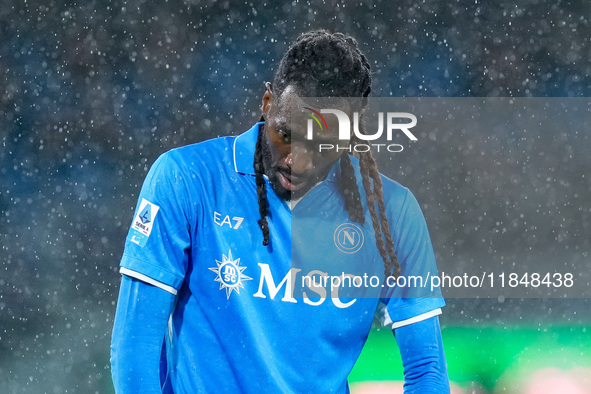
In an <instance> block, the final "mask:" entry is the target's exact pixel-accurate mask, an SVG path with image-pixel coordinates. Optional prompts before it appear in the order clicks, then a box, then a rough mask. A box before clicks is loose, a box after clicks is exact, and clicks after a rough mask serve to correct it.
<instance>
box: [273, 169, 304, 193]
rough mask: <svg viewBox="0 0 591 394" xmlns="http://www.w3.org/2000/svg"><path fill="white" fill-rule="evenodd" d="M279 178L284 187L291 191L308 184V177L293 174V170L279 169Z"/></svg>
mask: <svg viewBox="0 0 591 394" xmlns="http://www.w3.org/2000/svg"><path fill="white" fill-rule="evenodd" d="M277 178H279V183H280V184H281V186H283V188H284V189H286V190H289V191H291V192H293V191H296V190H299V189H301V188H303V187H304V186H305V185H306V179H304V178H302V177H298V176H296V175H293V174H292V173H291V171H289V170H284V169H281V168H279V169H277Z"/></svg>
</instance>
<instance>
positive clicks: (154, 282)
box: [119, 267, 177, 295]
mask: <svg viewBox="0 0 591 394" xmlns="http://www.w3.org/2000/svg"><path fill="white" fill-rule="evenodd" d="M119 273H120V274H122V275H127V276H130V277H132V278H135V279H139V280H141V281H142V282H145V283H147V284H149V285H152V286H156V287H159V288H161V289H162V290H164V291H167V292H169V293H170V294H172V295H176V294H177V290H176V289H175V288H174V287H172V286H168V285H165V284H164V283H162V282H158V281H157V280H154V279H152V278H150V277H149V276H146V275H144V274H140V273H139V272H136V271H132V270H130V269H127V268H124V267H121V269H119Z"/></svg>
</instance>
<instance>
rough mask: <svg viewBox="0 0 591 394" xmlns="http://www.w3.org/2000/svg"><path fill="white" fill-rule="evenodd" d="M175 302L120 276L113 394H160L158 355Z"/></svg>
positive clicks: (113, 349) (164, 293) (113, 346)
mask: <svg viewBox="0 0 591 394" xmlns="http://www.w3.org/2000/svg"><path fill="white" fill-rule="evenodd" d="M174 298H175V297H174V295H172V294H171V293H169V292H167V291H164V290H162V289H160V288H158V287H155V286H152V285H149V284H147V283H144V282H142V281H140V280H137V279H133V278H130V277H128V276H126V275H123V277H122V279H121V289H120V291H119V301H118V302H117V312H116V314H115V324H114V326H113V337H112V339H111V372H112V375H113V383H114V385H115V391H116V392H118V393H161V392H162V390H161V388H160V374H159V366H160V355H161V351H162V343H163V340H164V334H165V332H166V327H167V324H168V319H169V316H170V313H171V311H172V308H173V303H174Z"/></svg>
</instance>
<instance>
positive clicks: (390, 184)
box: [351, 157, 412, 204]
mask: <svg viewBox="0 0 591 394" xmlns="http://www.w3.org/2000/svg"><path fill="white" fill-rule="evenodd" d="M351 164H352V165H353V168H354V169H355V176H356V177H357V180H358V184H359V187H360V188H363V183H362V178H361V170H360V167H359V159H357V158H356V157H351ZM380 179H381V180H382V192H383V195H384V201H385V202H386V203H389V202H390V203H392V202H399V203H401V204H402V203H404V201H405V200H406V199H407V198H408V197H409V196H412V193H411V191H410V189H409V188H408V187H406V186H404V185H402V184H400V183H399V182H398V181H395V180H394V179H392V178H389V177H388V176H386V175H384V174H383V173H381V172H380Z"/></svg>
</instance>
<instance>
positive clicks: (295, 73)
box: [254, 30, 400, 277]
mask: <svg viewBox="0 0 591 394" xmlns="http://www.w3.org/2000/svg"><path fill="white" fill-rule="evenodd" d="M335 59H338V63H335ZM290 85H292V86H294V87H295V88H296V89H297V90H298V92H299V93H300V95H303V96H307V97H360V98H362V101H361V104H360V105H361V108H363V107H365V105H366V104H367V97H368V96H369V94H370V92H371V67H370V65H369V62H368V61H367V58H366V57H365V55H364V54H363V53H362V52H361V50H360V49H359V47H358V45H357V41H356V40H355V39H354V38H353V37H350V36H345V35H344V34H342V33H330V32H328V31H326V30H314V31H310V32H307V33H304V34H302V35H300V36H299V37H298V38H297V39H296V41H295V42H294V43H293V44H292V46H291V47H290V48H289V49H288V50H287V52H286V53H285V55H284V56H283V58H282V59H281V62H280V63H279V67H278V69H277V72H276V73H275V78H274V81H273V91H274V92H273V93H274V94H275V95H277V97H279V96H280V95H281V93H282V92H283V91H284V90H285V89H286V88H287V87H288V86H290ZM262 138H263V128H260V130H259V135H258V139H257V144H256V150H255V157H254V167H255V175H256V184H257V195H258V202H259V213H260V215H261V219H260V220H259V226H260V228H261V230H262V232H263V245H268V243H269V225H268V222H267V215H268V213H269V204H268V201H267V196H266V190H265V181H264V178H263V173H264V166H263V149H262V142H261V140H262ZM340 166H341V171H340V172H341V176H340V179H339V186H340V189H341V191H342V193H343V196H344V199H345V209H346V210H347V213H348V214H349V219H350V220H351V221H352V222H357V223H359V224H362V225H363V224H364V223H365V216H364V215H363V205H362V203H361V195H360V193H359V188H358V186H357V178H356V176H355V170H354V168H353V165H352V163H351V159H350V157H349V154H346V153H345V154H343V156H342V157H341V163H340ZM359 167H360V171H361V178H362V183H363V187H364V189H365V194H366V198H367V203H368V207H369V213H370V215H371V220H372V224H373V229H374V232H375V237H376V245H377V247H378V250H379V253H380V256H381V257H382V260H383V261H384V273H385V275H386V276H392V267H394V273H393V275H394V276H395V277H398V276H399V275H400V264H399V262H398V258H397V257H396V254H395V252H394V242H393V241H392V235H391V233H390V226H389V223H388V219H387V217H386V206H385V204H384V196H383V191H382V179H381V177H380V173H379V172H378V168H377V164H376V161H375V159H374V158H373V156H372V154H371V152H369V151H368V152H361V153H359ZM376 206H377V207H376ZM376 208H377V209H376ZM378 212H379V213H378Z"/></svg>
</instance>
